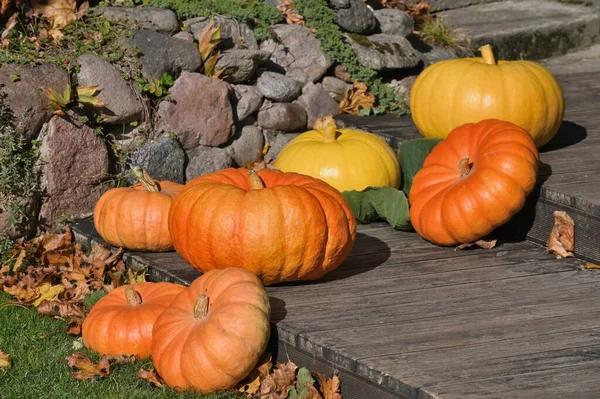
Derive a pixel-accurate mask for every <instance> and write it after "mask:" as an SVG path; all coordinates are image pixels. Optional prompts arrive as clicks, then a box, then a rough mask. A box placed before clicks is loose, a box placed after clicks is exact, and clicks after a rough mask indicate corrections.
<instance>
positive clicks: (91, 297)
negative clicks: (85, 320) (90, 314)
mask: <svg viewBox="0 0 600 399" xmlns="http://www.w3.org/2000/svg"><path fill="white" fill-rule="evenodd" d="M104 295H106V291H104V290H98V291H94V292H92V293H91V294H87V295H86V296H85V297H84V298H83V305H84V306H85V307H86V308H88V309H89V308H91V307H92V306H94V305H95V304H96V302H98V301H99V300H100V299H101V298H102V297H103V296H104Z"/></svg>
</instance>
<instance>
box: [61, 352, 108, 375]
mask: <svg viewBox="0 0 600 399" xmlns="http://www.w3.org/2000/svg"><path fill="white" fill-rule="evenodd" d="M66 360H67V365H68V366H69V367H71V368H72V369H74V370H75V371H73V372H71V375H72V376H73V378H75V379H78V380H93V379H96V378H105V377H108V375H109V374H110V362H109V361H108V358H107V357H106V356H103V357H102V358H101V359H100V360H99V361H98V363H94V362H93V361H91V360H90V359H89V358H88V357H87V356H86V355H84V354H83V353H81V352H75V353H73V354H72V355H71V356H68V357H67V358H66Z"/></svg>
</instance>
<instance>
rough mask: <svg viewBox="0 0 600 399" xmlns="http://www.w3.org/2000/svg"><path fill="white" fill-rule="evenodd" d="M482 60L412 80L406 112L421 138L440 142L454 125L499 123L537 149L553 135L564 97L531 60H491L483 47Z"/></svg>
mask: <svg viewBox="0 0 600 399" xmlns="http://www.w3.org/2000/svg"><path fill="white" fill-rule="evenodd" d="M479 50H480V51H481V55H482V57H481V58H479V57H476V58H463V59H454V60H446V61H440V62H438V63H435V64H433V65H431V66H429V67H427V68H425V70H424V71H423V72H421V74H420V75H419V76H418V77H417V79H416V81H415V84H414V86H413V88H412V90H411V94H410V111H411V115H412V118H413V121H414V122H415V125H416V126H417V129H419V132H421V134H422V135H423V136H425V137H437V138H446V136H448V134H449V133H450V132H451V131H452V130H453V129H455V128H457V127H458V126H462V125H464V124H466V123H477V122H480V121H482V120H484V119H500V120H505V121H508V122H512V123H514V124H515V125H517V126H519V127H521V128H523V129H524V130H526V131H527V132H529V134H530V135H531V137H532V138H533V141H534V142H535V145H536V146H537V147H541V146H543V145H544V144H546V143H548V142H549V141H550V139H552V137H554V135H555V134H556V132H557V131H558V128H559V127H560V124H561V122H562V119H563V116H564V109H565V104H564V97H563V93H562V90H561V88H560V86H559V84H558V82H557V81H556V78H555V77H554V75H553V74H552V73H551V72H550V71H549V70H547V69H546V68H544V67H543V66H541V65H539V64H537V63H535V62H531V61H498V62H496V60H495V58H494V54H493V53H492V48H491V47H490V46H489V45H486V46H483V47H481V48H480V49H479Z"/></svg>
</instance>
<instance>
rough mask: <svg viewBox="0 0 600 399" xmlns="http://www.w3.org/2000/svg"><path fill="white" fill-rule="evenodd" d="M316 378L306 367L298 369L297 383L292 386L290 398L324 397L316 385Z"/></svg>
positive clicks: (320, 398) (313, 398) (319, 398)
mask: <svg viewBox="0 0 600 399" xmlns="http://www.w3.org/2000/svg"><path fill="white" fill-rule="evenodd" d="M314 383H315V379H314V378H313V377H312V375H311V374H310V371H308V369H307V368H306V367H301V368H300V369H298V373H297V374H296V385H295V386H294V387H293V388H290V392H289V396H288V398H289V399H323V398H322V397H321V395H319V391H317V388H315V386H314Z"/></svg>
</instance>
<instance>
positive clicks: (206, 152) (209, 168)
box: [185, 146, 233, 182]
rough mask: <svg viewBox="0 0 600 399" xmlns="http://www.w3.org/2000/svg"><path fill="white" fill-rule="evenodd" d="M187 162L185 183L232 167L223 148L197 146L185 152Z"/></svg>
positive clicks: (231, 161) (231, 160)
mask: <svg viewBox="0 0 600 399" xmlns="http://www.w3.org/2000/svg"><path fill="white" fill-rule="evenodd" d="M187 155H188V158H189V162H188V165H187V167H186V169H185V176H186V181H188V182H189V181H190V180H192V179H195V178H196V177H199V176H202V175H205V174H207V173H212V172H216V171H218V170H221V169H227V168H231V167H233V159H231V157H230V156H229V154H228V153H227V151H226V150H225V149H223V148H214V147H204V146H199V147H196V148H194V149H193V150H190V151H188V152H187Z"/></svg>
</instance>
